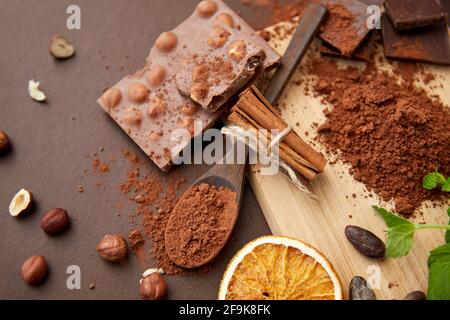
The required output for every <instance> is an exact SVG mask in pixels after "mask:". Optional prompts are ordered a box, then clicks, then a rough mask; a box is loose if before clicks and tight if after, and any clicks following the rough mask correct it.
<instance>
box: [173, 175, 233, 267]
mask: <svg viewBox="0 0 450 320" xmlns="http://www.w3.org/2000/svg"><path fill="white" fill-rule="evenodd" d="M236 217H237V199H236V193H235V192H233V191H231V190H229V189H226V188H223V187H220V188H217V187H215V186H211V185H208V184H206V183H202V184H200V185H197V186H194V187H192V188H190V189H189V190H188V191H187V192H186V193H185V194H184V195H183V197H182V198H181V199H180V201H179V203H178V204H177V206H176V207H175V209H174V210H173V212H172V214H171V217H170V219H169V222H168V224H167V229H166V234H165V237H166V238H165V241H166V250H167V252H168V254H169V256H170V257H171V259H172V261H174V262H175V263H177V265H181V266H189V267H197V266H200V265H202V264H203V263H204V262H206V261H208V260H210V259H211V258H212V255H214V254H216V253H217V252H219V251H220V250H221V249H222V248H223V246H224V245H225V242H226V240H227V239H228V236H229V234H230V232H231V230H232V228H233V226H234V223H235V222H236Z"/></svg>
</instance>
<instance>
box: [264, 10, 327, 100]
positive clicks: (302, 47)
mask: <svg viewBox="0 0 450 320" xmlns="http://www.w3.org/2000/svg"><path fill="white" fill-rule="evenodd" d="M326 16H327V9H326V7H324V6H322V5H320V4H316V3H311V4H309V5H308V7H307V8H306V10H305V11H304V14H303V16H302V18H301V20H300V23H299V25H298V27H297V29H296V31H295V33H294V35H293V36H292V39H291V42H290V43H289V46H288V48H287V50H286V52H285V53H284V55H283V57H282V58H281V66H280V67H279V68H278V69H277V71H276V72H275V74H274V75H273V77H272V80H271V82H270V84H269V86H268V87H267V88H266V90H265V92H264V96H265V97H266V99H267V101H269V102H270V103H271V104H272V105H273V104H275V103H276V101H277V100H278V98H279V97H280V95H281V94H282V93H283V90H284V88H285V87H286V86H287V85H288V83H289V80H290V79H291V77H292V75H293V74H294V72H295V71H296V70H297V66H298V65H299V64H300V62H301V60H302V58H303V56H304V55H305V53H306V51H307V50H308V48H309V47H310V44H311V42H312V41H313V40H314V38H315V36H316V34H317V32H318V31H319V28H320V26H321V25H322V23H323V22H324V20H325V18H326Z"/></svg>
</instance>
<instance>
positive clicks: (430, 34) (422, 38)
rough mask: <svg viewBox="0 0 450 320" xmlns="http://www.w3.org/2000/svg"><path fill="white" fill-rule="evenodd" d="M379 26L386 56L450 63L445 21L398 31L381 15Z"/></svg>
mask: <svg viewBox="0 0 450 320" xmlns="http://www.w3.org/2000/svg"><path fill="white" fill-rule="evenodd" d="M381 26H382V33H383V42H384V54H385V56H386V57H387V58H393V59H404V60H414V61H422V62H430V63H435V64H444V65H450V41H449V37H448V31H447V24H446V23H445V21H442V22H441V23H439V24H437V25H432V26H428V27H423V28H418V29H414V30H406V31H400V30H397V29H395V27H394V25H393V24H392V22H391V20H390V19H389V18H388V17H387V16H386V15H383V17H382V19H381Z"/></svg>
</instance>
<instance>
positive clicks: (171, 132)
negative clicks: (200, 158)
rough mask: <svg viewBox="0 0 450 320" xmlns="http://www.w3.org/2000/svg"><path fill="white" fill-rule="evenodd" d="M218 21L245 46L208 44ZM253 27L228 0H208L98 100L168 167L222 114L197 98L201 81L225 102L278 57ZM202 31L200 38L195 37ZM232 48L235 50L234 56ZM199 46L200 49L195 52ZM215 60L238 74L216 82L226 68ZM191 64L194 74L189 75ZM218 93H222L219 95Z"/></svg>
mask: <svg viewBox="0 0 450 320" xmlns="http://www.w3.org/2000/svg"><path fill="white" fill-rule="evenodd" d="M193 21H194V22H195V23H193ZM214 25H218V26H221V27H223V29H224V30H228V32H229V33H230V37H231V36H233V38H232V39H234V41H240V43H239V48H238V49H237V50H231V49H228V51H227V52H226V53H227V55H225V51H221V52H222V55H221V54H217V53H216V51H215V49H214V48H211V47H210V45H209V44H208V41H210V42H211V40H209V39H210V34H209V33H207V32H206V31H204V30H206V29H207V28H210V31H211V32H212V30H214ZM226 26H228V27H226ZM231 26H233V28H234V29H233V30H231ZM249 30H250V29H249V27H248V26H247V25H246V24H245V25H244V23H243V21H242V19H240V18H239V17H238V16H237V15H236V14H235V13H233V12H232V11H231V9H229V8H228V7H227V6H226V5H225V4H223V2H221V1H219V0H214V1H212V0H208V1H203V2H201V3H200V4H199V5H198V7H197V9H196V11H195V12H194V14H193V15H192V16H191V17H190V18H188V19H187V20H186V21H185V22H183V23H182V24H181V25H180V26H179V27H177V28H176V29H175V30H173V31H172V32H164V33H162V34H161V36H160V37H159V38H158V39H157V41H156V43H155V46H154V47H153V49H152V50H151V53H150V56H149V57H148V58H147V63H146V66H145V67H144V68H142V69H141V70H139V71H138V72H136V73H135V74H133V75H130V76H128V77H125V78H124V79H122V80H121V81H120V82H119V83H117V84H116V85H115V86H113V87H112V88H110V89H108V90H107V91H106V92H105V93H104V94H103V96H102V97H101V98H100V99H99V100H98V102H99V104H100V105H101V106H102V108H103V109H104V110H105V111H106V112H107V113H108V114H109V115H110V116H111V117H112V118H113V119H114V120H115V121H116V122H117V124H118V125H119V126H120V127H121V128H122V129H123V130H124V131H125V132H126V133H127V134H128V135H129V136H130V138H131V139H133V140H134V142H135V143H136V144H137V145H139V147H140V148H141V149H142V150H143V151H144V152H145V153H146V154H147V155H148V156H149V157H150V158H151V159H152V160H153V162H154V163H155V164H156V165H157V166H158V167H159V168H160V169H161V170H163V171H168V170H169V169H170V167H171V166H172V165H173V160H174V159H175V158H176V157H177V156H178V155H179V154H180V153H181V152H182V151H183V150H185V148H186V147H187V146H188V145H189V143H190V140H191V139H192V138H193V137H194V136H196V135H199V134H200V133H202V132H203V131H204V130H206V129H207V128H209V127H211V126H212V125H213V124H214V123H215V122H216V121H217V119H218V118H219V117H220V115H221V112H222V109H221V110H219V111H218V112H216V113H211V112H209V111H206V110H205V109H203V108H202V107H201V106H200V105H199V104H198V103H197V102H196V101H194V100H193V99H191V94H190V93H191V91H195V92H197V91H196V90H197V89H198V87H196V85H197V84H198V83H199V82H200V83H201V85H204V82H202V81H204V80H205V79H206V80H207V82H208V84H210V88H209V89H211V90H209V89H208V90H207V95H205V96H204V97H206V96H210V97H212V98H211V100H214V101H217V102H219V100H220V105H223V104H224V103H225V102H226V100H227V99H228V98H229V97H230V96H231V95H233V92H237V91H239V90H240V89H242V87H243V86H244V85H246V84H247V83H248V82H251V81H252V80H253V79H254V78H255V77H256V76H258V75H259V74H261V73H262V72H263V71H264V70H266V69H269V68H271V67H273V66H275V65H276V64H277V63H278V61H279V59H280V57H279V55H278V54H277V53H276V52H275V51H273V50H272V49H271V48H270V47H269V45H268V44H267V43H266V42H265V41H264V40H263V39H262V38H259V36H257V35H256V33H255V32H254V31H252V32H250V31H249ZM199 35H202V37H203V42H200V37H199ZM196 37H199V39H197V40H195V41H192V39H193V38H196ZM216 40H217V39H215V40H214V41H216ZM230 40H231V39H227V40H226V41H225V43H224V47H225V46H226V47H227V48H233V46H232V45H233V42H231V41H230ZM217 41H219V42H220V41H221V40H217ZM200 47H201V48H200ZM196 48H198V49H196ZM205 48H208V49H205ZM242 48H244V49H242ZM242 50H244V51H242ZM229 51H232V53H231V56H230V55H229ZM195 52H198V54H197V55H196V56H193V55H194V53H195ZM242 52H245V54H244V55H243V59H246V58H248V60H247V61H245V63H243V62H240V61H238V62H236V61H235V60H234V58H233V55H234V54H240V53H242ZM251 57H255V58H254V59H255V60H253V59H250V58H251ZM243 61H244V60H243ZM214 63H217V66H216V67H219V66H220V67H221V68H222V69H223V68H225V67H226V68H230V69H232V70H233V72H232V73H233V74H234V75H233V77H232V76H231V75H230V77H229V78H227V79H226V80H223V79H219V80H220V81H219V82H216V81H215V79H216V78H221V77H220V74H221V73H222V74H223V70H219V73H218V74H215V73H214V72H212V71H211V70H210V69H209V66H210V65H211V64H214ZM205 64H207V65H208V68H206V71H205V70H204V69H202V68H203V67H204V65H205ZM188 69H189V70H191V71H190V72H192V78H190V77H188V76H187V75H186V70H188ZM197 77H198V78H200V79H201V80H202V81H198V80H199V79H198V78H197ZM241 77H242V78H241ZM210 80H211V82H209V81H210ZM186 83H189V84H190V86H189V85H186ZM215 86H219V89H216V87H215ZM192 87H194V89H195V90H192ZM186 88H189V89H186ZM199 90H200V89H199ZM200 91H201V90H200ZM187 92H189V94H187ZM214 94H217V97H221V98H220V99H218V98H216V99H214ZM205 99H206V98H205ZM217 105H219V103H218V104H217ZM180 130H182V131H180ZM180 132H181V133H183V134H182V135H180ZM175 133H178V134H175Z"/></svg>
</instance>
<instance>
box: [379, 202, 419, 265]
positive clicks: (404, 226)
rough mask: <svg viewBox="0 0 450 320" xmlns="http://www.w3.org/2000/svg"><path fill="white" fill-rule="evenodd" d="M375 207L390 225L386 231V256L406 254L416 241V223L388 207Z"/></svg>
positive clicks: (396, 256) (392, 256) (394, 256)
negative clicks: (390, 210)
mask: <svg viewBox="0 0 450 320" xmlns="http://www.w3.org/2000/svg"><path fill="white" fill-rule="evenodd" d="M373 208H374V209H375V210H376V211H377V212H378V213H379V214H380V215H381V216H382V217H383V219H384V221H385V222H386V225H387V226H388V230H387V232H386V256H387V257H390V258H398V257H403V256H406V255H407V254H408V253H409V251H410V250H411V248H412V245H413V242H414V232H415V231H416V226H415V224H413V223H411V222H409V221H408V220H406V219H403V218H400V217H399V216H396V215H395V214H393V213H392V212H389V211H387V210H386V209H383V208H380V207H377V206H373Z"/></svg>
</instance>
